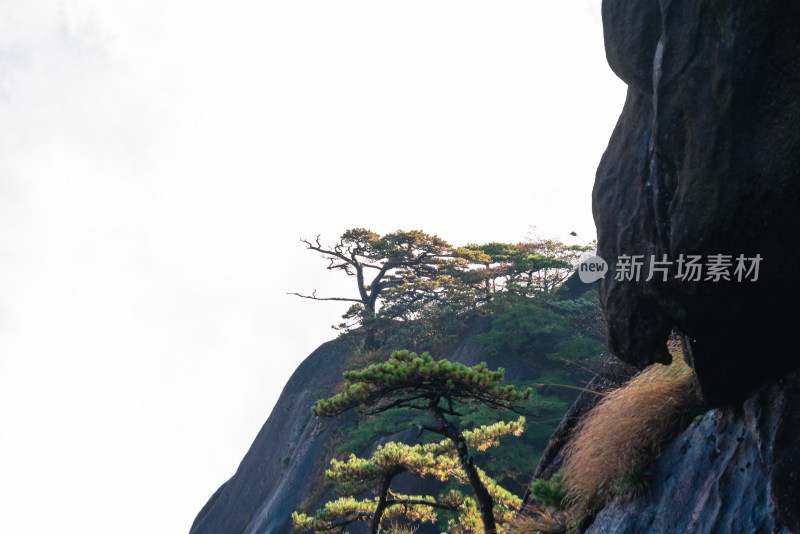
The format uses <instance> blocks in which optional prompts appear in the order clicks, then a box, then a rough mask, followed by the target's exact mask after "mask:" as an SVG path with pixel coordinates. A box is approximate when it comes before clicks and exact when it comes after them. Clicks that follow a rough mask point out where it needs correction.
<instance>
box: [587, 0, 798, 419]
mask: <svg viewBox="0 0 800 534" xmlns="http://www.w3.org/2000/svg"><path fill="white" fill-rule="evenodd" d="M603 20H604V32H605V41H606V52H607V56H608V60H609V64H610V65H611V67H612V68H613V69H614V71H615V72H616V73H617V74H618V75H619V76H620V77H621V78H622V79H623V80H624V81H626V82H627V83H628V85H629V90H628V97H627V100H626V103H625V107H624V109H623V111H622V115H621V116H620V119H619V122H618V124H617V127H616V129H615V130H614V133H613V135H612V137H611V140H610V142H609V147H608V150H607V151H606V153H605V155H604V156H603V159H602V161H601V163H600V166H599V168H598V172H597V178H596V182H595V188H594V192H593V210H594V216H595V222H596V224H597V228H598V247H599V250H598V253H599V255H600V256H601V257H603V258H605V259H606V260H607V261H608V262H609V266H610V267H611V273H614V272H615V271H616V270H617V268H618V266H619V262H618V258H619V257H620V256H621V255H623V254H627V255H642V256H644V257H645V258H647V259H649V258H650V256H651V255H652V256H654V257H655V258H656V259H657V260H662V259H663V256H664V255H666V256H667V259H668V260H670V261H673V262H676V261H677V260H678V259H679V257H680V255H684V257H686V256H688V255H700V256H702V258H703V263H705V261H706V260H707V259H708V256H709V255H716V254H724V255H730V256H732V257H731V258H730V260H731V261H732V263H733V265H732V267H731V268H730V271H729V272H730V274H731V275H732V280H731V281H719V282H713V281H706V280H705V277H706V273H704V274H703V279H702V280H701V281H698V282H689V281H686V282H684V281H680V280H676V279H675V275H676V274H677V273H676V265H675V264H673V267H672V272H671V273H670V276H669V277H668V280H667V281H663V280H661V279H660V276H659V275H658V273H656V276H655V277H654V278H653V279H652V280H651V281H645V280H644V279H645V278H647V275H648V265H649V262H647V263H646V264H645V266H644V268H643V269H642V276H641V278H640V280H639V281H635V280H624V281H618V280H615V279H614V277H613V276H611V275H609V276H607V277H606V279H605V280H602V281H601V283H600V293H601V301H602V303H603V307H604V310H605V314H606V320H607V323H608V340H609V345H610V348H611V349H612V352H613V353H614V354H615V355H617V356H618V357H619V358H621V359H622V360H624V361H626V362H628V363H631V364H634V365H637V366H639V367H644V366H646V365H648V364H650V363H652V362H664V361H668V360H669V355H668V353H667V351H666V349H665V343H666V339H667V336H668V335H669V333H670V330H671V329H672V328H673V327H675V328H677V329H678V330H680V331H681V332H682V333H684V334H685V335H686V337H687V339H688V340H689V341H688V342H687V344H686V346H685V353H686V354H687V359H688V361H689V362H690V363H691V364H692V365H693V366H694V367H695V370H696V374H697V379H698V383H699V385H700V388H701V391H702V393H703V396H704V397H705V398H706V400H707V401H708V402H709V403H711V404H712V405H715V406H722V405H728V404H735V403H737V402H740V401H741V400H742V399H743V398H744V397H745V396H746V395H747V394H748V393H749V392H751V391H753V390H754V389H756V388H757V387H759V386H760V385H762V384H764V383H766V382H767V381H768V380H770V379H774V378H775V377H778V376H780V375H781V374H782V373H784V372H786V371H787V370H789V369H791V368H793V367H795V366H797V364H798V362H799V358H798V355H797V352H796V351H789V350H786V348H787V347H789V346H791V344H792V342H793V339H792V338H793V337H794V330H793V328H792V323H793V322H794V318H795V317H796V311H795V309H794V308H795V303H796V302H797V300H798V298H800V285H799V284H797V282H796V281H797V279H798V277H800V244H798V243H799V242H798V240H797V235H798V234H799V233H800V217H797V214H796V211H797V209H798V207H800V127H798V126H800V99H798V98H797V95H798V94H800V69H798V68H797V65H800V32H798V31H797V27H798V24H800V3H798V2H795V1H793V0H792V1H788V0H766V1H760V2H751V1H748V0H693V1H689V0H661V1H660V2H659V1H656V0H646V1H641V2H628V1H626V0H604V2H603ZM739 255H743V256H744V257H745V258H753V257H756V255H760V257H761V258H763V259H762V261H761V264H760V272H759V278H758V280H757V281H755V282H751V281H742V282H737V281H736V279H735V275H734V269H735V267H736V258H737V257H738V256H739ZM748 266H749V264H748ZM756 355H757V357H755V356H756Z"/></svg>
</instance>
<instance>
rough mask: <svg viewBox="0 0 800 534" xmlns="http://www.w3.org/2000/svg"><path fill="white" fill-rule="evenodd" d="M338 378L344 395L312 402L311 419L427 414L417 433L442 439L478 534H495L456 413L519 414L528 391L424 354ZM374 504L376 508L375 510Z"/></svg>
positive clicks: (490, 500) (500, 375)
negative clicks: (473, 408) (475, 514)
mask: <svg viewBox="0 0 800 534" xmlns="http://www.w3.org/2000/svg"><path fill="white" fill-rule="evenodd" d="M344 378H345V381H346V383H345V388H344V391H343V392H342V393H340V394H338V395H335V396H333V397H331V398H329V399H323V400H320V401H319V402H317V404H315V405H314V407H313V408H312V411H313V413H314V414H315V415H321V416H337V415H340V414H342V413H343V412H345V411H347V410H350V409H353V408H359V409H360V410H361V411H362V412H364V413H367V414H376V413H380V412H385V411H387V410H391V409H395V408H410V409H414V410H421V411H425V412H427V413H428V414H429V415H430V416H431V419H432V423H431V424H428V425H421V427H420V430H421V431H423V430H427V431H429V432H433V433H435V434H439V435H441V436H443V437H445V438H447V439H446V440H445V443H446V444H448V446H449V447H450V450H451V451H452V452H453V453H454V458H453V459H454V461H455V460H457V462H458V466H459V468H460V469H461V470H462V471H463V477H464V478H465V480H466V481H467V482H468V484H469V485H470V486H471V487H472V490H473V493H474V495H475V500H476V501H477V507H478V511H479V513H480V518H481V522H482V524H483V529H484V532H485V533H487V534H492V533H494V532H496V529H497V522H496V519H495V511H494V506H495V496H493V493H494V490H493V489H490V488H494V487H495V486H496V485H495V484H494V483H493V481H491V482H489V479H488V477H486V476H485V474H484V475H482V474H481V472H480V470H479V469H478V467H477V466H476V465H475V461H474V458H473V456H472V455H471V454H470V451H469V443H468V440H467V437H466V436H467V434H466V432H465V431H463V430H462V429H461V427H460V425H459V424H458V418H459V417H460V416H461V415H462V414H461V413H459V412H458V411H457V410H458V409H459V407H460V406H459V405H464V404H472V403H478V404H483V405H485V406H488V407H491V408H496V409H501V410H510V411H513V412H515V413H520V414H521V413H523V412H524V410H523V406H522V405H521V404H520V402H521V401H524V400H527V399H528V398H530V395H531V393H532V390H531V389H530V388H529V389H527V390H525V391H518V390H516V389H515V387H514V386H513V385H502V384H503V379H504V372H503V369H498V370H496V371H490V370H489V369H488V368H487V367H486V364H485V363H481V364H479V365H476V366H473V367H467V366H464V365H461V364H458V363H453V362H449V361H447V360H439V361H435V360H434V359H433V358H431V356H430V355H429V354H427V353H423V354H422V355H419V356H418V355H417V354H415V353H413V352H408V351H396V352H394V353H392V355H391V357H390V358H389V360H388V361H386V362H384V363H379V364H374V365H370V366H369V367H367V368H366V369H362V370H360V371H348V372H346V373H345V374H344ZM387 488H388V486H387ZM387 491H388V490H387ZM381 492H382V490H381ZM381 492H379V493H381ZM387 495H388V493H387ZM380 498H381V497H380V496H379V497H378V499H379V500H378V501H376V502H375V505H376V506H380V505H381V503H380ZM378 528H379V527H378ZM373 532H377V531H376V530H374V529H373Z"/></svg>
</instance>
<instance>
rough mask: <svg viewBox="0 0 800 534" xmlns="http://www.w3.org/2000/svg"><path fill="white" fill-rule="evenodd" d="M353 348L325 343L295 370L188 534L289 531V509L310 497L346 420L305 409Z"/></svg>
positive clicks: (326, 389)
mask: <svg viewBox="0 0 800 534" xmlns="http://www.w3.org/2000/svg"><path fill="white" fill-rule="evenodd" d="M351 350H352V347H350V346H348V345H346V344H342V343H335V342H330V343H325V344H324V345H322V346H321V347H319V348H318V349H317V350H316V351H314V352H313V353H312V354H311V355H310V356H309V357H308V358H306V360H305V361H304V362H303V363H302V364H301V365H300V367H298V369H297V371H295V373H294V374H293V375H292V377H291V378H290V379H289V382H288V383H287V384H286V386H285V387H284V389H283V393H281V396H280V398H279V399H278V402H277V404H276V405H275V408H274V409H273V411H272V413H271V414H270V416H269V418H268V419H267V422H266V423H264V426H263V427H262V428H261V431H260V432H259V433H258V436H257V437H256V439H255V441H254V442H253V445H252V446H251V447H250V450H249V451H248V452H247V454H246V455H245V457H244V459H243V460H242V463H241V464H240V466H239V469H237V471H236V474H234V475H233V477H232V478H231V479H230V480H228V481H227V482H226V483H225V484H223V485H222V487H221V488H219V489H218V490H217V492H216V493H215V494H214V495H213V496H212V497H211V499H210V500H209V501H208V503H206V505H205V506H204V507H203V509H202V510H201V511H200V513H199V514H198V515H197V518H196V519H195V521H194V524H193V525H192V528H191V530H190V533H191V534H221V533H234V532H236V533H255V532H258V533H259V534H275V533H278V532H289V531H290V528H291V514H292V511H294V510H296V509H297V508H299V507H300V504H301V503H302V502H303V501H304V500H305V499H306V498H307V497H308V496H309V495H312V494H313V490H314V480H315V474H314V472H315V469H317V468H318V467H319V466H321V465H327V463H328V458H327V456H326V451H325V443H326V442H327V441H328V439H329V438H330V436H331V435H332V434H333V433H334V432H335V431H336V429H338V428H339V427H340V426H341V425H343V424H346V422H347V420H346V419H345V418H340V419H335V420H323V419H321V418H315V417H313V416H312V415H311V411H310V407H311V405H312V404H313V403H314V402H315V401H316V400H317V398H319V397H321V396H322V395H328V394H330V392H331V391H332V389H333V387H334V386H335V385H336V384H337V383H338V382H339V381H340V380H341V376H342V373H343V372H344V370H345V362H346V359H347V355H348V354H349V353H350V351H351Z"/></svg>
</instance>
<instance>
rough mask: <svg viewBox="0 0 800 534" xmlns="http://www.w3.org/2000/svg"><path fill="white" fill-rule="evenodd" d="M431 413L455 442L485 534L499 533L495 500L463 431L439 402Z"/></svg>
mask: <svg viewBox="0 0 800 534" xmlns="http://www.w3.org/2000/svg"><path fill="white" fill-rule="evenodd" d="M430 411H431V413H432V414H433V416H434V418H435V419H436V421H437V422H438V423H439V424H440V425H441V427H442V430H443V432H444V435H445V436H447V437H448V438H450V439H451V440H453V441H454V442H455V444H456V453H457V454H458V459H459V461H460V463H461V467H462V469H464V472H466V473H467V478H468V479H469V484H470V486H472V491H473V492H474V493H475V499H476V500H477V501H478V510H479V511H480V513H481V521H482V522H483V530H484V532H485V534H495V533H496V532H497V524H496V523H495V521H494V499H493V498H492V496H491V495H490V494H489V490H488V489H486V485H485V484H484V483H483V481H482V480H481V477H480V475H479V474H478V469H477V468H476V467H475V463H474V461H473V459H472V456H471V455H470V454H469V448H468V447H467V440H466V439H465V438H464V434H462V432H461V430H459V429H458V428H456V426H455V425H454V424H453V423H452V422H450V421H448V420H447V418H446V417H445V416H444V414H443V413H442V411H441V410H440V409H439V402H438V400H437V401H431V403H430Z"/></svg>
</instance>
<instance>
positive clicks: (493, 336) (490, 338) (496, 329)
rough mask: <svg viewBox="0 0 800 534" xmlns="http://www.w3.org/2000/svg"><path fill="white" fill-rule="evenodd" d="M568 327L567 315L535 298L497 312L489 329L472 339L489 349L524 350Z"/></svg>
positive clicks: (520, 351)
mask: <svg viewBox="0 0 800 534" xmlns="http://www.w3.org/2000/svg"><path fill="white" fill-rule="evenodd" d="M569 330H570V325H569V320H568V319H567V318H566V317H564V316H563V315H560V314H558V313H556V312H554V311H552V310H549V309H547V308H545V307H544V305H543V304H542V303H540V302H538V301H535V300H534V301H525V302H522V303H520V304H517V305H515V306H511V307H509V308H507V309H506V310H504V311H502V312H501V313H499V314H498V315H497V316H496V317H495V319H494V320H493V321H492V331H491V332H488V333H486V334H480V335H478V336H475V340H476V341H477V342H478V343H480V344H481V345H482V346H483V348H484V350H486V351H487V352H490V353H498V352H500V351H504V350H510V351H512V352H514V353H516V354H523V353H525V351H526V350H528V349H530V348H531V346H533V344H542V343H547V342H548V341H549V340H551V339H557V338H560V337H562V336H564V335H565V334H566V333H568V332H569Z"/></svg>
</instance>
